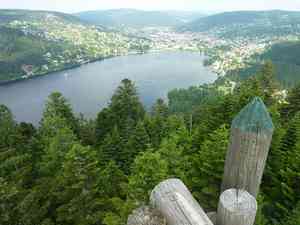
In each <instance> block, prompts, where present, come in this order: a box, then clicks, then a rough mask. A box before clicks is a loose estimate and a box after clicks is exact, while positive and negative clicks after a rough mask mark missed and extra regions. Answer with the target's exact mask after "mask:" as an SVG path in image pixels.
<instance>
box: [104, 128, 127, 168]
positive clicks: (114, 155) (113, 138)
mask: <svg viewBox="0 0 300 225" xmlns="http://www.w3.org/2000/svg"><path fill="white" fill-rule="evenodd" d="M123 146H124V142H123V140H122V138H121V136H120V133H119V129H118V127H117V126H115V127H114V129H113V130H112V132H111V134H108V135H107V136H106V138H105V139H104V141H103V144H102V146H101V158H103V160H104V162H109V161H111V160H113V161H115V162H116V163H117V164H118V165H119V166H122V165H123V164H124V162H122V159H121V153H122V149H123Z"/></svg>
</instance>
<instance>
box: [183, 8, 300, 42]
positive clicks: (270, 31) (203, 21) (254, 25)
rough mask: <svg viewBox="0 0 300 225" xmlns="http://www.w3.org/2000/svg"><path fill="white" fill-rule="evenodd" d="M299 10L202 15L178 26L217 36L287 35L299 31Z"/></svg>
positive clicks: (186, 29) (184, 29) (185, 29)
mask: <svg viewBox="0 0 300 225" xmlns="http://www.w3.org/2000/svg"><path fill="white" fill-rule="evenodd" d="M299 25H300V12H294V11H280V10H273V11H236V12H225V13H220V14H216V15H212V16H208V17H203V18H200V19H198V20H195V21H192V22H191V23H189V24H186V25H184V26H182V27H180V29H179V30H181V31H192V32H214V33H216V34H217V35H218V36H222V37H233V36H236V35H238V36H248V37H249V36H266V35H288V34H291V33H295V32H299V31H300V26H299Z"/></svg>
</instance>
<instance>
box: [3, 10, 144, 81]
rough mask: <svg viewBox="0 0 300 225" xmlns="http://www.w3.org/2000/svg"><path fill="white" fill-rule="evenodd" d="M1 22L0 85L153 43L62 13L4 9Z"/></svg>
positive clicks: (138, 49)
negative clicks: (0, 83)
mask: <svg viewBox="0 0 300 225" xmlns="http://www.w3.org/2000/svg"><path fill="white" fill-rule="evenodd" d="M0 21H1V22H0V49H1V52H0V82H1V81H2V82H3V81H10V80H15V79H20V78H28V77H31V76H35V75H41V74H45V73H49V72H53V71H58V70H62V69H66V68H70V67H73V66H77V65H81V64H83V63H86V62H89V61H93V60H98V59H103V58H106V57H111V56H116V55H122V54H126V53H128V52H129V51H142V50H143V49H144V47H145V48H148V47H147V46H148V44H149V43H148V42H149V41H147V40H145V39H139V38H134V37H128V36H125V35H123V34H121V33H118V32H112V31H109V30H107V29H106V28H104V27H103V26H92V25H90V24H88V23H86V22H84V21H81V20H80V19H79V18H78V17H76V16H73V15H69V14H64V13H59V12H50V11H31V10H0Z"/></svg>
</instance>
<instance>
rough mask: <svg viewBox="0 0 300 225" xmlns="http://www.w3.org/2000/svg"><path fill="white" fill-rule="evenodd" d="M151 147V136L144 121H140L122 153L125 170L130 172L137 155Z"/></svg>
mask: <svg viewBox="0 0 300 225" xmlns="http://www.w3.org/2000/svg"><path fill="white" fill-rule="evenodd" d="M150 147H151V144H150V137H149V135H148V133H147V131H146V129H145V126H144V123H143V122H142V121H139V122H138V124H137V125H136V128H135V130H134V131H133V133H132V134H131V136H130V138H129V140H128V142H127V143H126V144H125V146H124V148H123V150H122V151H121V153H120V155H121V158H122V159H121V160H122V162H124V165H123V169H124V171H125V172H126V173H129V170H130V165H131V164H132V162H133V161H134V159H135V157H136V156H137V155H138V154H140V153H141V152H144V151H146V150H147V149H148V148H150Z"/></svg>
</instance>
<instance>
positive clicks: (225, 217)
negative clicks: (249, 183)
mask: <svg viewBox="0 0 300 225" xmlns="http://www.w3.org/2000/svg"><path fill="white" fill-rule="evenodd" d="M256 211H257V202H256V199H255V198H254V197H253V196H252V195H250V194H249V193H248V192H247V191H244V190H237V189H229V190H226V191H224V192H223V193H222V195H221V197H220V201H219V207H218V215H217V225H253V224H254V222H255V216H256Z"/></svg>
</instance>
